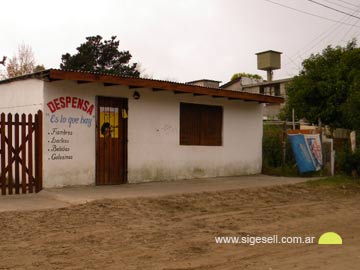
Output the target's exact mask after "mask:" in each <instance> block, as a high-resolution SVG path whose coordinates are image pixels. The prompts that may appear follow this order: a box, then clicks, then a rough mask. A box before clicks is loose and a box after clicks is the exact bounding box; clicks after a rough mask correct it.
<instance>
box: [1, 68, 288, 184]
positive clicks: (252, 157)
mask: <svg viewBox="0 0 360 270" xmlns="http://www.w3.org/2000/svg"><path fill="white" fill-rule="evenodd" d="M281 102H283V99H282V98H280V97H274V96H267V95H262V94H255V93H246V92H239V91H231V90H225V89H219V88H216V87H214V88H211V87H203V86H198V85H191V84H182V83H174V82H167V81H159V80H150V79H140V78H130V77H121V76H115V75H106V74H98V73H89V72H74V71H62V70H55V69H50V70H46V71H42V72H38V73H34V74H30V75H26V76H22V77H17V78H12V79H8V80H4V81H0V112H5V113H35V112H36V111H38V110H42V111H43V113H44V114H43V115H44V116H43V185H44V187H55V186H66V185H92V184H99V185H102V184H121V183H136V182H144V181H158V180H174V179H187V178H201V177H215V176H231V175H246V174H256V173H260V172H261V165H262V164H261V162H262V113H263V106H262V103H267V104H269V103H271V104H279V103H281Z"/></svg>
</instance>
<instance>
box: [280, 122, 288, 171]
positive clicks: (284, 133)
mask: <svg viewBox="0 0 360 270" xmlns="http://www.w3.org/2000/svg"><path fill="white" fill-rule="evenodd" d="M286 135H287V134H286V121H284V124H283V129H282V163H281V166H282V169H284V168H285V163H286Z"/></svg>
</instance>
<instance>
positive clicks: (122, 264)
mask: <svg viewBox="0 0 360 270" xmlns="http://www.w3.org/2000/svg"><path fill="white" fill-rule="evenodd" d="M359 203H360V187H356V186H355V187H354V186H351V187H350V186H349V187H348V186H344V187H322V186H320V187H317V186H309V185H308V184H297V185H291V186H276V187H262V188H252V189H242V190H232V191H220V192H204V193H199V194H186V195H172V196H165V197H158V198H127V199H120V200H101V201H96V202H91V203H87V204H85V205H78V206H72V207H68V208H60V209H52V210H41V211H27V212H4V213H0V227H1V234H0V269H337V270H338V269H340V270H341V269H359V266H360V207H359ZM327 231H335V232H337V233H339V234H340V235H341V236H342V237H343V240H344V244H343V245H342V246H322V245H316V244H312V245H309V244H259V245H254V246H250V245H244V244H216V243H215V241H214V237H215V236H246V235H250V236H270V235H274V234H277V235H279V236H315V237H316V238H318V237H319V236H320V235H321V234H322V233H324V232H327Z"/></svg>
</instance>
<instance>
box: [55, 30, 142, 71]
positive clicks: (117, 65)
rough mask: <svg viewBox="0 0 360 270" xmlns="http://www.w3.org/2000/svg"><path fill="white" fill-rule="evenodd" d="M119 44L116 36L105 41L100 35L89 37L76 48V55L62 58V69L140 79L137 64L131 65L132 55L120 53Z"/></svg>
mask: <svg viewBox="0 0 360 270" xmlns="http://www.w3.org/2000/svg"><path fill="white" fill-rule="evenodd" d="M119 44H120V42H119V41H118V40H116V36H112V37H111V39H109V40H104V41H103V39H102V37H101V36H99V35H97V36H92V37H87V38H86V42H85V43H82V44H81V45H80V46H79V47H78V48H76V49H77V53H76V54H74V55H70V54H69V53H66V54H63V55H62V56H61V64H60V68H61V69H65V70H83V71H92V72H101V73H110V74H117V75H125V76H132V77H139V76H140V72H139V71H138V69H137V64H136V63H133V64H130V63H129V61H130V59H131V57H132V56H131V54H130V53H129V51H119V49H118V47H119Z"/></svg>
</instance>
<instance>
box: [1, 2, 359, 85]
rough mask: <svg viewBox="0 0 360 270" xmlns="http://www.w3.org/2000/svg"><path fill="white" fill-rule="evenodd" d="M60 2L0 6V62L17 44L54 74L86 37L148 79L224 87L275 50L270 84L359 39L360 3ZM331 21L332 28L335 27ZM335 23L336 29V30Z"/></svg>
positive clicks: (262, 72) (253, 68)
mask: <svg viewBox="0 0 360 270" xmlns="http://www.w3.org/2000/svg"><path fill="white" fill-rule="evenodd" d="M272 2H276V3H279V4H282V5H286V6H289V7H292V8H295V9H298V10H301V11H304V12H308V13H312V14H314V15H317V16H322V17H325V18H318V17H314V16H310V15H307V14H304V13H300V12H298V11H295V10H291V9H288V8H285V7H282V6H279V5H276V4H274V3H270V2H269V1H266V0H101V1H99V0H96V1H93V0H86V1H79V0H71V1H70V0H62V1H49V0H47V1H45V0H44V1H43V0H32V1H20V0H5V1H1V15H0V58H2V56H3V55H6V56H9V57H11V56H12V55H13V54H14V53H15V52H16V50H17V47H18V45H19V44H21V43H25V44H28V45H30V46H31V47H32V48H33V51H34V53H35V58H36V60H37V63H39V64H43V65H45V67H46V68H58V67H59V64H60V61H61V55H62V54H64V53H66V52H69V53H75V52H76V47H78V46H79V45H80V44H81V43H83V42H84V41H85V37H87V36H92V35H101V36H102V37H104V38H105V39H109V38H110V37H111V36H112V35H116V36H117V37H118V38H119V40H120V49H121V50H129V51H130V53H131V54H132V55H133V58H132V60H133V61H134V62H139V63H141V66H142V67H143V68H144V69H145V73H147V74H148V75H151V76H152V77H153V78H154V79H166V80H176V81H180V82H185V81H190V80H196V79H201V78H207V79H214V80H220V81H223V82H226V81H228V80H229V79H230V77H231V75H232V74H233V73H236V72H248V73H257V74H260V75H262V76H263V77H264V78H266V73H265V72H264V71H258V70H257V67H256V56H255V53H257V52H259V51H264V50H270V49H271V50H277V51H281V52H283V54H282V69H281V70H278V71H275V72H274V78H275V79H280V78H286V77H290V76H293V75H296V74H298V72H299V68H300V66H301V62H302V60H303V59H304V58H307V57H308V56H309V55H310V54H311V53H316V52H319V51H321V50H322V49H323V48H324V47H326V46H327V45H329V44H332V45H344V44H346V42H347V41H348V40H350V39H351V38H353V37H359V36H360V20H359V18H355V17H359V16H360V1H359V0H344V1H342V0H317V1H316V2H318V3H322V4H325V5H328V6H330V7H333V8H336V9H338V10H340V11H343V12H346V13H350V14H352V15H353V16H355V17H351V16H349V15H345V14H343V13H340V12H336V11H333V10H330V9H328V8H325V7H322V6H320V5H317V4H315V3H313V2H311V1H308V0H273V1H272ZM334 21H337V22H334ZM340 22H341V23H340Z"/></svg>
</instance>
